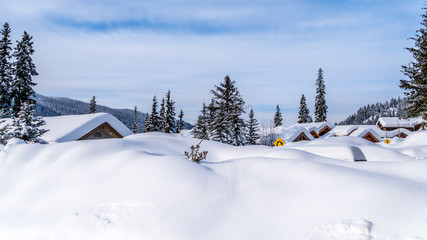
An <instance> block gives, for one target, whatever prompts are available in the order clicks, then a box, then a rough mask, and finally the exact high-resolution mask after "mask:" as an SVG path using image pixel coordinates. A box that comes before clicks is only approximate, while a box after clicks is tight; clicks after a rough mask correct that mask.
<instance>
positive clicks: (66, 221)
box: [0, 131, 427, 240]
mask: <svg viewBox="0 0 427 240" xmlns="http://www.w3.org/2000/svg"><path fill="white" fill-rule="evenodd" d="M197 142H198V140H197V139H193V138H190V137H183V136H182V135H179V134H175V135H167V134H161V133H147V134H137V135H131V136H128V137H125V138H123V139H108V140H89V141H78V142H66V143H57V144H49V145H39V144H30V145H27V144H20V142H19V141H12V142H11V143H10V144H8V145H7V146H6V147H5V148H4V149H3V150H2V151H1V153H0V239H11V240H13V239H25V240H27V239H29V240H32V239H37V240H40V239H43V240H45V239H46V240H47V239H49V240H50V239H52V240H58V239H185V240H188V239H197V240H199V239H289V240H299V239H313V240H326V239H337V240H346V239H357V240H365V239H366V240H369V239H370V240H386V239H390V240H399V239H402V240H422V239H424V240H426V239H427V131H423V132H419V133H416V134H413V135H411V136H409V137H408V138H407V139H406V140H399V139H392V143H391V144H389V145H386V144H384V143H379V144H373V143H371V142H368V141H366V140H363V139H360V138H355V137H335V138H325V139H317V140H315V141H312V142H298V143H288V144H286V145H285V146H284V147H277V148H270V147H266V146H244V147H234V146H229V145H224V144H220V143H217V142H210V141H205V142H203V143H202V144H201V149H202V150H207V151H208V157H207V160H206V161H203V162H202V163H201V164H196V163H193V162H191V161H189V160H187V159H186V158H185V157H184V151H186V150H187V151H188V150H189V147H190V146H191V145H195V144H196V143H197ZM351 147H355V148H357V149H359V150H360V151H361V152H362V153H363V155H364V156H365V158H366V159H367V161H366V162H351V161H348V160H347V161H344V160H343V159H342V157H341V155H345V154H348V149H350V148H351ZM339 159H342V160H339Z"/></svg>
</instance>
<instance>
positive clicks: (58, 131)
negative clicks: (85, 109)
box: [42, 113, 132, 142]
mask: <svg viewBox="0 0 427 240" xmlns="http://www.w3.org/2000/svg"><path fill="white" fill-rule="evenodd" d="M43 119H44V120H45V121H46V125H45V126H43V128H44V129H47V130H49V131H48V132H46V133H45V134H44V135H43V136H42V139H44V140H45V141H47V142H68V141H76V140H78V139H80V138H81V137H83V136H84V135H86V134H87V133H89V132H90V131H92V130H94V129H95V128H97V127H98V126H100V125H101V124H103V123H105V122H106V123H108V124H109V125H110V126H111V127H112V128H114V129H115V130H116V131H117V132H118V133H120V135H122V136H123V137H125V136H128V135H131V134H132V131H131V130H129V128H128V127H126V126H125V125H124V124H123V123H122V122H120V121H119V120H118V119H117V118H115V117H114V116H113V115H111V114H109V113H92V114H83V115H66V116H57V117H43Z"/></svg>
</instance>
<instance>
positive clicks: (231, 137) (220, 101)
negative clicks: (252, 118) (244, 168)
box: [210, 76, 246, 146]
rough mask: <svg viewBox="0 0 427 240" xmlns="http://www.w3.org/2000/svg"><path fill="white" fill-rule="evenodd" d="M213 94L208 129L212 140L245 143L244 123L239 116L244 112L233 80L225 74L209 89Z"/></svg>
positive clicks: (242, 102) (242, 103)
mask: <svg viewBox="0 0 427 240" xmlns="http://www.w3.org/2000/svg"><path fill="white" fill-rule="evenodd" d="M211 92H212V94H213V95H214V96H213V106H212V110H213V111H214V115H213V119H212V122H211V126H210V129H212V134H211V135H212V140H215V141H219V142H223V143H228V144H233V145H236V146H240V145H245V144H246V138H245V132H246V125H245V122H244V120H243V119H242V118H241V117H240V116H241V115H242V113H244V112H245V111H244V105H245V102H244V101H243V99H242V97H241V96H240V92H239V91H238V90H237V87H236V86H235V82H234V81H231V80H230V77H229V76H225V78H224V82H223V83H221V84H220V85H219V86H215V89H214V90H211Z"/></svg>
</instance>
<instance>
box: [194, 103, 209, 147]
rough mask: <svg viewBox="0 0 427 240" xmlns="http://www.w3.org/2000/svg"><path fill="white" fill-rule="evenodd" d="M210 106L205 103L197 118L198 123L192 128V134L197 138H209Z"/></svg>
mask: <svg viewBox="0 0 427 240" xmlns="http://www.w3.org/2000/svg"><path fill="white" fill-rule="evenodd" d="M208 114H209V113H208V108H207V107H206V104H205V103H203V108H202V114H200V115H199V116H198V118H197V122H196V124H194V128H193V130H192V134H193V136H194V137H195V138H199V139H208V117H209V116H208Z"/></svg>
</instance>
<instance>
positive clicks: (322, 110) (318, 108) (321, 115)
mask: <svg viewBox="0 0 427 240" xmlns="http://www.w3.org/2000/svg"><path fill="white" fill-rule="evenodd" d="M316 86H317V88H316V99H315V103H314V108H315V112H314V115H315V116H314V121H315V122H325V121H326V112H327V110H328V107H327V106H326V99H325V94H326V92H325V81H324V79H323V70H322V69H321V68H319V71H318V73H317V80H316Z"/></svg>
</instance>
